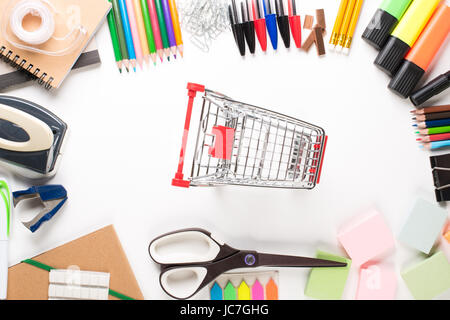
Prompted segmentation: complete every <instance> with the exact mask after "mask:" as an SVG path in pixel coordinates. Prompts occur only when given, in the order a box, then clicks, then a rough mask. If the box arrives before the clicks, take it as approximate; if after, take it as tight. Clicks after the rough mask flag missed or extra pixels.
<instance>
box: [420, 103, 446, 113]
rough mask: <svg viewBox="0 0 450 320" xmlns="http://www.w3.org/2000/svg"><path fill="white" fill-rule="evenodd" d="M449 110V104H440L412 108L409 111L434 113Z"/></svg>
mask: <svg viewBox="0 0 450 320" xmlns="http://www.w3.org/2000/svg"><path fill="white" fill-rule="evenodd" d="M447 111H450V104H447V105H442V106H433V107H425V108H422V109H418V110H412V111H411V113H413V114H429V113H436V112H447Z"/></svg>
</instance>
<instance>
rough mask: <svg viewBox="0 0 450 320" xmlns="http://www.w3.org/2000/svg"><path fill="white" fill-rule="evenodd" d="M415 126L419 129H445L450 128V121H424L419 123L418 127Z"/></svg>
mask: <svg viewBox="0 0 450 320" xmlns="http://www.w3.org/2000/svg"><path fill="white" fill-rule="evenodd" d="M414 126H415V127H418V128H419V129H426V128H435V127H445V126H450V119H439V120H429V121H423V122H419V123H418V124H417V125H414Z"/></svg>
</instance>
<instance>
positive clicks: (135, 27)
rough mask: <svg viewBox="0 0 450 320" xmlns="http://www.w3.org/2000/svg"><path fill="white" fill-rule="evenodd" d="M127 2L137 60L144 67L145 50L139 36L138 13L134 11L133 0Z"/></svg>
mask: <svg viewBox="0 0 450 320" xmlns="http://www.w3.org/2000/svg"><path fill="white" fill-rule="evenodd" d="M125 3H126V5H127V12H128V20H129V22H130V29H131V35H132V40H133V45H134V51H135V53H136V60H137V62H138V64H139V66H140V67H141V69H142V64H143V63H144V52H143V51H142V47H141V38H140V36H139V30H138V25H137V21H136V13H135V12H134V4H133V0H125ZM139 14H140V12H139Z"/></svg>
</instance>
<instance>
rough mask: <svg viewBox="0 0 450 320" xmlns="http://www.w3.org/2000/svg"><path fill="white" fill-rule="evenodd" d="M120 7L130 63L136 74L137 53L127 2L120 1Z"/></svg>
mask: <svg viewBox="0 0 450 320" xmlns="http://www.w3.org/2000/svg"><path fill="white" fill-rule="evenodd" d="M119 7H120V15H121V17H122V22H123V31H124V33H125V42H126V44H127V50H128V55H129V59H130V63H131V65H132V66H133V69H134V72H136V52H135V51H134V44H133V36H132V35H131V27H130V21H129V20H128V11H127V5H126V3H125V0H119Z"/></svg>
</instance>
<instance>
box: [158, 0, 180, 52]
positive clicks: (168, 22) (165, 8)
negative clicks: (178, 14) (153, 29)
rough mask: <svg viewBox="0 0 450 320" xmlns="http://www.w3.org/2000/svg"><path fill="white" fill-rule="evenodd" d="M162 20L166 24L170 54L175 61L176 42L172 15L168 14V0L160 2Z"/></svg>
mask: <svg viewBox="0 0 450 320" xmlns="http://www.w3.org/2000/svg"><path fill="white" fill-rule="evenodd" d="M161 4H162V8H163V12H164V20H165V22H166V28H167V37H168V38H169V46H170V51H171V52H172V54H173V56H174V57H175V59H176V58H177V42H176V40H175V31H174V30H173V23H172V15H171V13H170V6H169V1H168V0H161Z"/></svg>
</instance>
